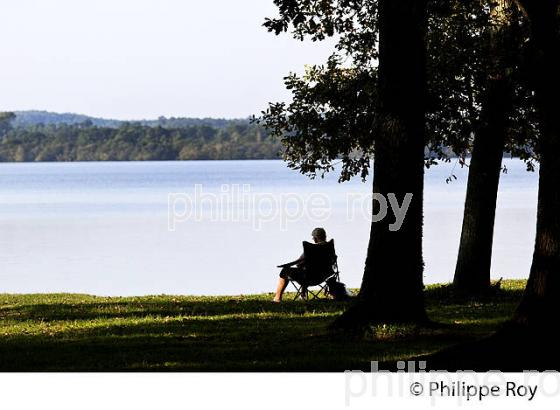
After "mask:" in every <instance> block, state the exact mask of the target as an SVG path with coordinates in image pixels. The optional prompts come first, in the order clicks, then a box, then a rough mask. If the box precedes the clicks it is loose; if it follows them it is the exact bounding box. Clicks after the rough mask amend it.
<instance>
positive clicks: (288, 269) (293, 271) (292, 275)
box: [273, 228, 327, 303]
mask: <svg viewBox="0 0 560 410" xmlns="http://www.w3.org/2000/svg"><path fill="white" fill-rule="evenodd" d="M311 237H312V238H313V242H315V243H316V244H319V243H325V242H326V241H327V233H326V232H325V230H324V229H323V228H315V229H313V232H311ZM282 266H283V268H282V271H280V280H279V281H278V287H277V288H276V295H275V296H274V299H273V301H274V302H277V303H279V302H281V301H282V295H283V294H284V291H285V290H286V287H287V286H288V283H289V279H292V280H295V281H296V282H301V281H302V280H304V279H305V257H304V255H303V254H302V255H301V256H300V257H299V258H298V259H297V260H295V261H293V262H290V263H287V264H285V265H282Z"/></svg>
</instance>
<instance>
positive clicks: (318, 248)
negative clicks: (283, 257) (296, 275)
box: [288, 239, 339, 300]
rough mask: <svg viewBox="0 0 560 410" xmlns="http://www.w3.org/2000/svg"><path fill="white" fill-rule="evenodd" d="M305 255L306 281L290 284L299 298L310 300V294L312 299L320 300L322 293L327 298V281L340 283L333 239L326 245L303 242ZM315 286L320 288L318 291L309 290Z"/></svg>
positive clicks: (292, 281) (291, 280)
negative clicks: (333, 280)
mask: <svg viewBox="0 0 560 410" xmlns="http://www.w3.org/2000/svg"><path fill="white" fill-rule="evenodd" d="M303 255H304V259H305V262H304V263H305V265H304V266H305V280H301V281H299V282H298V281H295V280H293V279H288V280H289V282H290V283H291V284H292V285H293V286H294V288H296V296H295V297H294V300H296V299H297V298H300V297H301V298H303V299H305V300H309V294H311V296H312V299H316V298H318V297H319V296H320V295H321V293H324V294H325V296H326V295H328V286H327V280H329V279H330V278H334V279H336V281H337V282H338V281H339V271H338V264H337V256H336V253H335V250H334V240H333V239H331V240H330V241H328V242H325V243H319V244H314V243H309V242H305V241H304V242H303ZM312 286H315V287H319V289H318V290H315V291H313V290H310V289H309V288H310V287H312Z"/></svg>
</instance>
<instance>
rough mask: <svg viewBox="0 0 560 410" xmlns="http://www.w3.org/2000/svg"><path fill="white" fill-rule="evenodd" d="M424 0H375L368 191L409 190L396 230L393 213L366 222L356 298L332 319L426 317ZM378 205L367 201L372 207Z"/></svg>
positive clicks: (403, 192)
mask: <svg viewBox="0 0 560 410" xmlns="http://www.w3.org/2000/svg"><path fill="white" fill-rule="evenodd" d="M426 3H427V2H426V0H380V1H379V45H380V50H379V51H380V55H379V84H378V89H379V100H380V103H379V107H378V115H379V117H378V118H379V121H378V124H377V126H376V129H377V132H376V137H375V138H376V139H375V162H374V174H373V176H374V180H373V192H374V193H380V194H383V195H384V196H385V197H386V198H387V196H388V194H389V193H394V194H395V195H396V198H397V199H398V201H399V204H402V202H403V200H404V198H405V195H406V194H407V193H411V194H413V197H412V202H411V204H410V208H409V210H408V213H407V215H406V218H405V219H404V223H403V225H402V227H401V228H400V230H398V231H395V232H392V231H391V230H390V228H389V224H392V223H393V222H394V219H393V218H392V213H391V212H390V213H389V215H388V217H387V218H385V219H384V220H382V221H381V222H376V223H372V225H371V233H370V240H369V246H368V252H367V258H366V264H365V269H364V276H363V281H362V287H361V290H360V294H359V297H358V302H357V304H356V305H355V306H354V307H353V308H351V309H350V310H349V311H347V312H346V313H345V314H344V315H343V316H342V317H341V318H340V320H338V321H337V323H336V324H335V325H342V326H346V325H348V324H352V325H355V324H357V323H359V322H363V321H367V322H381V321H383V322H391V321H397V322H410V321H414V322H417V321H424V320H426V312H425V308H424V299H423V277H422V274H423V260H422V225H423V213H422V212H423V191H424V147H425V93H426V90H425V87H426V85H425V83H426V78H425V27H426ZM378 211H379V203H378V202H377V201H374V206H373V213H374V214H377V213H378Z"/></svg>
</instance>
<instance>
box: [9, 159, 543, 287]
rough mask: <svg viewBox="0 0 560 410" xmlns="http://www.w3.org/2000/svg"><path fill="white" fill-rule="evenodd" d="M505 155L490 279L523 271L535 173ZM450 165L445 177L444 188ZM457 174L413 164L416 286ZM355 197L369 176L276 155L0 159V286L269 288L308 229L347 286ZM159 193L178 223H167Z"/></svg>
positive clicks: (358, 241) (457, 189)
mask: <svg viewBox="0 0 560 410" xmlns="http://www.w3.org/2000/svg"><path fill="white" fill-rule="evenodd" d="M505 163H506V166H507V168H508V171H509V172H508V174H505V175H503V176H502V179H501V185H500V192H499V199H498V211H497V221H496V234H495V246H494V258H493V268H492V275H493V277H495V278H499V277H501V276H503V277H506V278H524V277H526V276H527V274H528V270H529V264H530V259H531V254H532V241H533V239H534V232H535V217H536V195H537V175H536V174H534V173H528V172H526V171H525V166H524V164H523V163H522V162H521V161H518V160H506V161H505ZM451 173H454V174H455V175H456V176H457V177H458V180H457V181H455V182H453V183H451V184H446V183H445V179H446V178H447V177H448V176H449V175H450V174H451ZM466 178H467V170H466V169H461V168H460V167H459V166H455V165H454V163H452V164H444V165H439V166H436V167H433V168H431V169H430V170H428V171H427V175H426V201H425V242H424V243H425V245H424V255H425V262H426V270H425V282H426V283H434V282H448V281H450V280H452V275H453V271H454V267H455V265H454V263H455V258H456V254H457V249H458V242H459V234H460V228H461V218H462V212H463V202H464V196H465V185H466ZM196 184H200V185H201V187H200V188H199V193H198V194H197V193H196V191H197V189H196V188H195V185H196ZM243 187H244V189H245V192H244V191H243ZM369 192H370V182H369V181H368V182H366V183H365V184H364V183H362V182H360V181H359V180H356V181H351V182H349V183H344V184H338V183H337V182H336V178H335V177H334V175H333V177H332V178H326V179H324V180H321V179H319V180H315V181H310V180H309V179H307V178H305V177H303V176H301V175H299V174H297V173H296V172H294V171H291V170H289V169H287V168H286V167H285V164H284V163H283V162H281V161H215V162H120V163H114V162H113V163H111V162H105V163H24V164H0V293H2V292H84V293H92V294H100V295H133V294H159V293H167V294H242V293H252V292H262V291H272V290H273V288H274V286H275V284H276V275H277V269H276V268H275V265H276V264H279V263H281V262H286V261H289V260H292V259H294V258H295V257H297V256H298V255H299V254H300V253H301V241H302V240H309V233H310V231H311V230H312V228H314V227H315V226H317V225H321V226H324V227H325V228H326V229H327V232H328V234H329V236H332V237H334V238H335V239H336V244H337V251H338V254H339V258H340V260H339V261H340V268H341V271H342V280H343V282H345V283H347V284H348V285H350V286H352V287H357V286H359V284H360V280H361V275H362V269H363V261H364V258H365V251H366V246H367V238H368V232H369V222H368V221H367V218H366V217H365V216H366V215H367V205H368V204H369V200H368V199H367V194H368V193H369ZM170 194H180V195H175V196H174V197H172V202H171V204H172V205H173V206H172V209H175V210H176V211H177V217H179V216H180V215H181V214H184V215H186V216H188V218H187V220H186V221H182V222H179V221H177V220H174V219H170V217H169V209H170V206H169V203H170V200H169V195H170ZM196 195H198V198H199V199H200V201H198V202H196V203H198V204H199V205H200V206H199V207H197V208H192V206H191V207H190V208H189V206H190V205H189V202H188V200H189V198H190V199H193V198H196ZM185 201H187V202H185ZM362 203H363V204H365V211H362ZM187 211H189V212H192V213H191V214H190V215H187V214H185V212H187ZM390 216H392V215H391V214H390ZM173 221H175V222H176V223H175V225H174V228H175V229H174V230H170V229H169V226H170V222H173Z"/></svg>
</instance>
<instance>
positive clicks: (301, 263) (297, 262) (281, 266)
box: [278, 253, 305, 268]
mask: <svg viewBox="0 0 560 410" xmlns="http://www.w3.org/2000/svg"><path fill="white" fill-rule="evenodd" d="M304 262H305V258H304V256H303V253H302V254H301V256H300V257H299V258H297V259H296V260H295V261H293V262H288V263H285V264H283V265H278V267H279V268H288V267H290V266H294V265H298V266H301V265H303V263H304Z"/></svg>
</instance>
